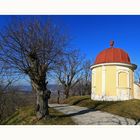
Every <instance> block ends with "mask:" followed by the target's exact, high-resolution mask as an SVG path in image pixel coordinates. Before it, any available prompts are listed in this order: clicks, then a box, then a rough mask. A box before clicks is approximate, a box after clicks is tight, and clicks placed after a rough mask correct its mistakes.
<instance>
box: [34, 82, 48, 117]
mask: <svg viewBox="0 0 140 140" xmlns="http://www.w3.org/2000/svg"><path fill="white" fill-rule="evenodd" d="M32 86H33V88H34V91H35V93H36V116H37V118H38V119H42V118H44V117H48V116H49V110H48V99H49V97H48V94H47V89H46V88H42V87H40V86H39V85H37V84H35V83H34V82H32Z"/></svg>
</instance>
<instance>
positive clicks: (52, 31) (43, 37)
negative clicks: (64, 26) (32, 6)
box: [0, 19, 67, 119]
mask: <svg viewBox="0 0 140 140" xmlns="http://www.w3.org/2000/svg"><path fill="white" fill-rule="evenodd" d="M66 45H67V36H66V35H65V33H64V32H63V30H60V28H59V27H58V26H56V25H54V24H52V23H51V22H50V21H48V20H47V21H46V22H41V21H39V20H37V19H35V20H32V21H26V22H25V20H24V21H23V20H18V19H17V20H16V21H15V22H13V23H11V24H9V25H8V26H7V27H6V28H5V29H4V31H2V32H1V33H0V46H1V48H2V50H1V52H0V56H1V58H2V60H3V62H5V63H6V64H7V65H8V66H10V69H11V70H14V71H15V73H19V72H20V73H22V74H26V75H28V76H29V78H30V80H31V85H32V88H33V90H34V91H35V93H36V104H37V108H36V111H37V118H38V119H41V118H43V117H47V116H48V115H49V111H48V98H49V95H48V92H47V91H48V90H47V83H48V82H47V77H48V73H49V72H50V71H51V70H53V69H54V68H55V64H56V62H58V61H59V58H60V56H62V54H63V51H64V49H65V47H66Z"/></svg>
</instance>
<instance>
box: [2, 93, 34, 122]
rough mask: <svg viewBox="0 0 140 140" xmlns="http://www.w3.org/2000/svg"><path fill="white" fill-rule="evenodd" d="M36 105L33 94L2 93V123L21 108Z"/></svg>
mask: <svg viewBox="0 0 140 140" xmlns="http://www.w3.org/2000/svg"><path fill="white" fill-rule="evenodd" d="M33 103H34V96H33V95H32V94H23V93H22V94H20V93H3V92H0V122H1V121H2V120H3V119H5V118H7V117H8V116H10V115H11V114H13V113H14V112H15V111H16V110H18V109H19V107H23V106H27V105H31V104H33Z"/></svg>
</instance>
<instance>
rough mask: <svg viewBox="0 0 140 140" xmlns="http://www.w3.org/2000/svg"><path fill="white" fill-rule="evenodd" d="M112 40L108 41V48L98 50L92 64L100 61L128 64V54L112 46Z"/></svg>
mask: <svg viewBox="0 0 140 140" xmlns="http://www.w3.org/2000/svg"><path fill="white" fill-rule="evenodd" d="M113 45H114V42H110V46H111V47H110V48H107V49H105V50H103V51H102V52H100V53H99V54H98V55H97V57H96V60H95V63H94V64H101V63H127V64H130V58H129V55H128V54H127V53H126V52H125V51H124V50H122V49H120V48H114V47H113Z"/></svg>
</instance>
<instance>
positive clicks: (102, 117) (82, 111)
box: [50, 104, 135, 125]
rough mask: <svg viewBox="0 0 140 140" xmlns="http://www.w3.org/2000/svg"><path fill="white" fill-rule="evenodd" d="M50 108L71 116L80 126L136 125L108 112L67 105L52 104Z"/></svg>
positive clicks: (130, 120) (132, 121)
mask: <svg viewBox="0 0 140 140" xmlns="http://www.w3.org/2000/svg"><path fill="white" fill-rule="evenodd" d="M50 107H53V108H54V109H56V110H58V111H60V112H63V113H64V114H66V116H70V117H71V118H72V119H73V121H74V122H75V123H76V124H79V125H92V124H94V125H134V124H135V121H134V120H132V119H127V118H124V117H120V116H117V115H113V114H110V113H107V112H102V111H94V110H92V109H88V108H86V107H79V106H69V105H67V104H50Z"/></svg>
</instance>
